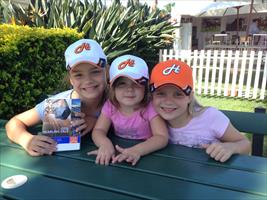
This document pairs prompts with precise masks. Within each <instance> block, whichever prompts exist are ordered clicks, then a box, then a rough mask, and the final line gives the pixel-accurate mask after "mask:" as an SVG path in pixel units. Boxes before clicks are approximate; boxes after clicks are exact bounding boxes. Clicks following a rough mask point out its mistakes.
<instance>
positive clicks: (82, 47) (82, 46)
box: [74, 43, 91, 54]
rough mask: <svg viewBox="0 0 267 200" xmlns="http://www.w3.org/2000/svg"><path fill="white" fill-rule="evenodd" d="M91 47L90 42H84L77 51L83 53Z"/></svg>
mask: <svg viewBox="0 0 267 200" xmlns="http://www.w3.org/2000/svg"><path fill="white" fill-rule="evenodd" d="M90 49H91V47H90V44H89V43H82V44H81V45H80V46H78V47H77V48H76V49H75V51H74V52H75V53H76V54H78V53H81V52H82V51H83V50H88V51H89V50H90Z"/></svg>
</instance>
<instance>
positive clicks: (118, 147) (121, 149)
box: [115, 145, 124, 153]
mask: <svg viewBox="0 0 267 200" xmlns="http://www.w3.org/2000/svg"><path fill="white" fill-rule="evenodd" d="M115 148H116V150H117V151H118V152H120V153H123V151H124V148H121V147H120V146H119V145H116V146H115Z"/></svg>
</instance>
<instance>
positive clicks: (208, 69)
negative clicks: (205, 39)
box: [159, 49, 267, 100]
mask: <svg viewBox="0 0 267 200" xmlns="http://www.w3.org/2000/svg"><path fill="white" fill-rule="evenodd" d="M168 59H178V60H182V61H184V62H186V63H187V64H188V65H190V66H191V67H192V68H193V78H194V87H195V92H196V93H197V94H204V95H217V96H222V95H223V96H230V97H240V98H246V99H260V100H264V99H265V96H266V81H267V52H266V51H258V52H254V51H232V50H229V51H225V50H221V51H219V50H214V51H213V50H200V51H198V50H195V51H190V50H180V51H178V50H172V49H170V50H167V49H164V50H160V55H159V60H160V61H165V60H168Z"/></svg>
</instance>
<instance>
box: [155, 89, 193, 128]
mask: <svg viewBox="0 0 267 200" xmlns="http://www.w3.org/2000/svg"><path fill="white" fill-rule="evenodd" d="M190 101H191V95H190V96H186V95H185V94H184V92H183V91H182V90H181V89H178V88H177V87H175V86H172V85H166V86H162V87H160V88H158V89H156V91H155V92H153V105H154V107H155V109H156V111H157V112H158V113H159V114H160V116H161V117H162V118H163V119H165V120H167V121H168V122H169V123H171V124H172V122H174V121H176V120H177V119H185V118H187V117H188V115H189V113H188V104H189V103H190Z"/></svg>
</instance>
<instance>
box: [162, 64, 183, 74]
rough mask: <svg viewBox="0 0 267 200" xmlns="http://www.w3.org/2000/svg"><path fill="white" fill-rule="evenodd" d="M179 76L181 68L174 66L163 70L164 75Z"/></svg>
mask: <svg viewBox="0 0 267 200" xmlns="http://www.w3.org/2000/svg"><path fill="white" fill-rule="evenodd" d="M172 71H173V72H174V73H176V74H178V73H179V72H180V66H178V65H175V64H173V65H172V66H171V67H167V68H165V69H164V70H163V72H162V73H163V75H169V74H170V73H171V72H172Z"/></svg>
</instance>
